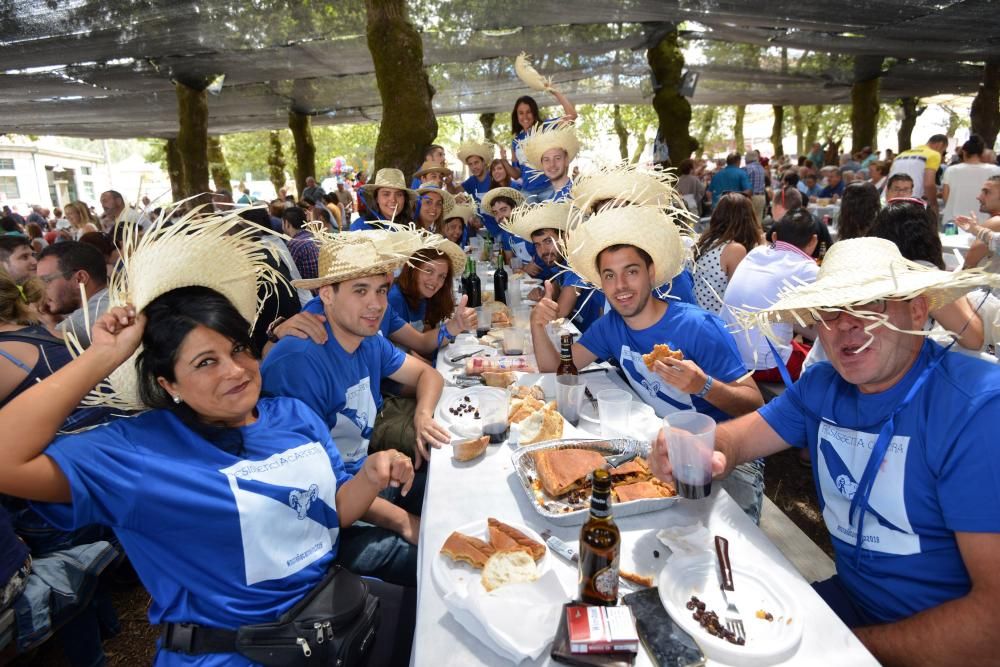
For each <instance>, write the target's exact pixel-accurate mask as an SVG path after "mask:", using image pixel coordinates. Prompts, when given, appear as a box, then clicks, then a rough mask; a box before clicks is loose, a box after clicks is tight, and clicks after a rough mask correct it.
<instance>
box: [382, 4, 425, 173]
mask: <svg viewBox="0 0 1000 667" xmlns="http://www.w3.org/2000/svg"><path fill="white" fill-rule="evenodd" d="M365 8H366V9H367V12H368V30H367V33H368V35H367V36H368V50H369V51H370V52H371V55H372V61H373V62H374V64H375V79H376V81H377V82H378V91H379V96H380V97H381V99H382V125H381V127H380V128H379V133H378V141H377V142H376V144H375V169H381V168H383V167H396V168H397V169H401V170H402V171H403V173H404V174H405V175H406V176H409V175H410V174H412V173H413V172H414V171H416V170H417V168H418V167H419V166H420V163H421V161H422V160H423V157H424V147H425V146H427V145H428V144H430V143H433V141H434V139H435V137H437V132H438V125H437V119H436V118H435V117H434V109H433V108H432V107H431V97H432V96H433V95H434V90H433V88H431V84H430V81H429V79H428V78H427V70H426V69H424V47H423V43H422V42H421V38H420V33H418V32H417V31H416V29H415V28H414V27H413V24H412V23H410V20H409V17H408V16H407V11H406V2H405V0H365Z"/></svg>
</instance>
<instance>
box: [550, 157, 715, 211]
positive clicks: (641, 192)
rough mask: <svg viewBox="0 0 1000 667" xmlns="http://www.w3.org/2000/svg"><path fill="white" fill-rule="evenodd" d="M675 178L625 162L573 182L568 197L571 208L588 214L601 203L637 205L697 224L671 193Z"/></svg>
mask: <svg viewBox="0 0 1000 667" xmlns="http://www.w3.org/2000/svg"><path fill="white" fill-rule="evenodd" d="M676 182H677V177H676V176H675V175H674V174H672V173H671V172H669V171H665V170H663V169H659V168H653V169H645V168H640V167H637V166H636V165H633V164H629V163H627V162H620V163H617V164H610V165H605V166H603V167H599V168H598V169H595V170H593V171H588V172H587V173H586V174H581V175H580V176H578V177H577V178H576V180H575V181H574V182H573V187H572V189H571V190H570V197H572V199H573V205H574V206H576V207H577V208H579V209H580V210H582V211H584V212H586V213H590V212H591V211H592V210H593V209H594V208H595V207H596V206H597V205H598V204H601V203H603V202H605V201H608V200H610V201H613V202H619V203H629V204H637V205H639V206H659V207H662V208H667V207H674V208H675V209H676V210H675V211H674V212H675V213H677V214H678V215H681V216H683V217H685V218H690V219H691V221H692V222H695V221H697V218H695V217H694V216H693V215H691V214H690V213H688V212H687V207H686V206H685V205H684V201H683V199H681V196H680V194H678V192H677V190H675V189H674V184H675V183H676Z"/></svg>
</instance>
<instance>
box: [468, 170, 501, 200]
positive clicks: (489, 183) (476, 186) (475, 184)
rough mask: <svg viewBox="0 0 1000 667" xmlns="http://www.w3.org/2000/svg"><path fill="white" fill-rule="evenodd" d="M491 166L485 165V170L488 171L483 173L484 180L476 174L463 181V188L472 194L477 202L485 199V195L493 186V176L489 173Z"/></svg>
mask: <svg viewBox="0 0 1000 667" xmlns="http://www.w3.org/2000/svg"><path fill="white" fill-rule="evenodd" d="M489 167H490V166H489V164H487V165H486V166H485V167H483V170H484V171H486V173H485V174H483V180H479V179H478V178H476V177H475V176H469V177H468V178H467V179H465V180H464V181H462V189H463V190H465V191H466V192H468V193H469V194H470V195H472V198H473V199H475V200H476V203H477V204H478V203H479V202H481V201H482V200H483V195H484V194H486V193H487V192H489V189H490V188H492V187H493V176H492V175H490V173H489Z"/></svg>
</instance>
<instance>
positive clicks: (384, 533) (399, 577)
mask: <svg viewBox="0 0 1000 667" xmlns="http://www.w3.org/2000/svg"><path fill="white" fill-rule="evenodd" d="M337 562H338V563H339V564H340V565H342V566H344V567H345V568H347V569H348V570H350V571H351V572H354V573H355V574H360V575H363V576H367V577H377V578H379V579H381V580H383V581H387V582H389V583H391V584H397V585H399V586H416V585H417V547H416V546H415V545H413V544H410V543H409V542H407V541H406V540H404V539H403V538H402V537H400V536H399V535H398V534H396V533H394V532H392V531H391V530H388V529H386V528H379V527H378V526H372V525H368V524H365V523H356V524H354V525H353V526H351V527H349V528H345V529H343V530H341V531H340V545H339V547H338V548H337Z"/></svg>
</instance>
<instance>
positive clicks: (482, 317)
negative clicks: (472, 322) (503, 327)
mask: <svg viewBox="0 0 1000 667" xmlns="http://www.w3.org/2000/svg"><path fill="white" fill-rule="evenodd" d="M492 325H493V311H492V310H491V309H490V308H487V307H486V306H481V307H479V308H476V335H477V336H485V335H486V334H487V333H489V331H490V327H491V326H492Z"/></svg>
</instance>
